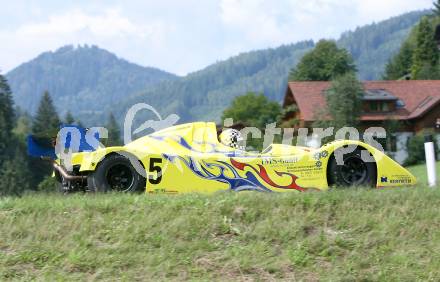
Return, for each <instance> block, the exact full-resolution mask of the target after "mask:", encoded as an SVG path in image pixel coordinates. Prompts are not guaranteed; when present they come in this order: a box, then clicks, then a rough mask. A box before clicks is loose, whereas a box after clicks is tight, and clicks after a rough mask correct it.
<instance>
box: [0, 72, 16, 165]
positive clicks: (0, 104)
mask: <svg viewBox="0 0 440 282" xmlns="http://www.w3.org/2000/svg"><path fill="white" fill-rule="evenodd" d="M13 124H14V108H13V101H12V92H11V88H10V87H9V84H8V82H7V80H6V78H5V77H4V76H2V75H0V164H1V162H2V160H4V159H6V158H7V155H8V151H9V146H10V145H11V141H12V129H13V126H14V125H13Z"/></svg>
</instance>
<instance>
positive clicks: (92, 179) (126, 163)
mask: <svg viewBox="0 0 440 282" xmlns="http://www.w3.org/2000/svg"><path fill="white" fill-rule="evenodd" d="M87 184H88V185H87V186H88V188H89V190H90V191H92V192H141V191H143V190H145V184H146V183H145V178H144V177H142V176H141V175H140V174H139V173H138V172H137V171H136V169H135V168H134V167H133V165H132V164H131V162H130V160H129V159H128V158H127V157H125V156H122V155H119V154H115V155H111V156H108V157H106V158H105V159H104V160H103V161H102V162H101V163H100V164H99V165H98V167H97V168H96V170H95V172H94V173H92V174H91V175H89V177H88V178H87Z"/></svg>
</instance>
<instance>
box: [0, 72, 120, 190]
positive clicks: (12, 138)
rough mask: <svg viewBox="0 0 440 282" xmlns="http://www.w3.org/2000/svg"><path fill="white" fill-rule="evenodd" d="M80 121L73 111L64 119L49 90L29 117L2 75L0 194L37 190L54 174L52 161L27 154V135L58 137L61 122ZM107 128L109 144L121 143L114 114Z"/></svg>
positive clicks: (0, 84) (77, 122)
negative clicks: (60, 116)
mask: <svg viewBox="0 0 440 282" xmlns="http://www.w3.org/2000/svg"><path fill="white" fill-rule="evenodd" d="M80 123H81V122H80V121H75V118H74V117H73V115H72V114H71V113H70V112H67V114H66V116H65V118H64V120H61V119H60V118H59V116H58V113H57V111H56V109H55V106H54V103H53V100H52V98H51V96H50V94H49V92H47V91H45V92H44V93H43V96H42V98H41V100H40V102H39V105H38V109H37V113H36V114H35V117H33V118H32V117H30V116H29V115H28V114H27V113H25V112H22V111H21V110H19V109H18V108H17V107H15V105H14V101H13V99H12V91H11V88H10V87H9V84H8V81H7V80H6V78H5V77H4V76H3V75H0V196H8V195H14V196H19V195H21V194H22V193H24V192H26V191H37V190H38V189H39V187H42V186H41V185H39V184H40V183H42V182H43V181H47V179H48V178H49V177H50V176H51V174H52V164H51V162H50V161H47V160H42V159H39V158H33V157H29V156H28V155H27V149H26V143H25V141H26V136H27V135H28V134H32V135H33V136H36V137H38V138H47V139H52V138H54V137H56V136H57V133H58V131H59V129H60V125H61V124H66V125H74V124H76V125H79V124H80ZM108 131H109V138H108V140H106V141H107V143H108V144H111V145H121V139H120V129H119V126H118V124H117V123H116V121H115V118H114V116H113V114H110V115H109V120H108ZM47 182H50V181H47ZM43 188H44V189H46V187H43ZM43 188H41V189H43Z"/></svg>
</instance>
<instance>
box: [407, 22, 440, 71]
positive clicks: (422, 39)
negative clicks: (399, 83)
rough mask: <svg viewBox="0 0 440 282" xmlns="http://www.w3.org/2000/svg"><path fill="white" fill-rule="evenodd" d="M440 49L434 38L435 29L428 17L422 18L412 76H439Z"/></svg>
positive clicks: (418, 28) (418, 29)
mask: <svg viewBox="0 0 440 282" xmlns="http://www.w3.org/2000/svg"><path fill="white" fill-rule="evenodd" d="M438 62H439V50H438V47H437V43H436V42H435V38H434V30H433V28H432V25H431V22H430V21H429V18H428V17H424V18H422V20H421V21H420V23H419V25H418V27H417V38H416V48H415V50H414V57H413V65H412V78H413V79H436V78H438V77H437V76H438V71H437V68H438Z"/></svg>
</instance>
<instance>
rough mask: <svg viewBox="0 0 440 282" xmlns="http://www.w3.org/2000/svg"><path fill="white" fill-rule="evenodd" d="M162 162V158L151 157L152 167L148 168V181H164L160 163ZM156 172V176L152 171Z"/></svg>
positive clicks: (155, 182)
mask: <svg viewBox="0 0 440 282" xmlns="http://www.w3.org/2000/svg"><path fill="white" fill-rule="evenodd" d="M161 163H162V159H159V158H151V159H150V167H149V169H148V172H149V175H148V181H149V182H150V183H151V184H159V183H160V182H161V181H162V168H161V167H160V166H159V165H158V164H161ZM154 172H155V174H156V177H154V175H152V173H154Z"/></svg>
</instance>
